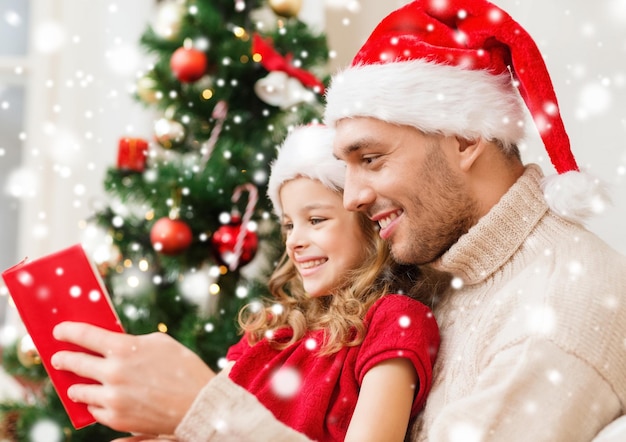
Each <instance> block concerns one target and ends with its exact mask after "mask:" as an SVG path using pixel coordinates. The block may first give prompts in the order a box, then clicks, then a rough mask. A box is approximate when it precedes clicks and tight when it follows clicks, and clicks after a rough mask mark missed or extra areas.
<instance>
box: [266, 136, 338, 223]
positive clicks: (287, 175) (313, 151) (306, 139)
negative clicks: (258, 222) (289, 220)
mask: <svg viewBox="0 0 626 442" xmlns="http://www.w3.org/2000/svg"><path fill="white" fill-rule="evenodd" d="M334 135H335V131H334V130H333V129H331V128H330V127H328V126H325V125H321V124H311V125H307V126H298V127H296V128H295V129H293V130H292V131H291V132H289V134H288V135H287V137H286V138H285V140H284V141H283V144H282V145H281V146H280V147H279V149H278V156H277V157H276V159H275V160H274V162H273V163H272V165H271V171H270V179H269V183H268V185H267V194H268V196H269V197H270V200H271V201H272V205H273V206H274V212H275V213H276V215H278V217H279V218H280V217H282V214H283V208H282V205H281V204H280V188H281V186H282V185H283V184H284V183H285V182H287V181H289V180H293V179H294V178H298V177H306V178H311V179H314V180H318V181H319V182H321V183H322V184H323V185H325V186H326V187H328V188H330V189H332V190H336V191H342V190H343V188H344V184H343V183H344V180H345V176H346V165H345V163H343V162H342V161H340V160H338V159H337V158H335V157H334V156H333V139H334Z"/></svg>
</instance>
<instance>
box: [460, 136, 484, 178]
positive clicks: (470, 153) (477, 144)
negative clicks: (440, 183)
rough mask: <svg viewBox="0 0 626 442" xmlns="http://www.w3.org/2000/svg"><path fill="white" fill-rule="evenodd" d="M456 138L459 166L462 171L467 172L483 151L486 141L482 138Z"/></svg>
mask: <svg viewBox="0 0 626 442" xmlns="http://www.w3.org/2000/svg"><path fill="white" fill-rule="evenodd" d="M456 139H457V141H458V143H459V147H458V149H459V152H458V155H459V168H460V169H461V170H462V171H464V172H467V171H468V170H470V169H471V168H472V166H473V165H474V163H475V162H476V160H477V159H478V158H479V157H480V156H481V155H482V153H483V152H484V151H485V145H486V143H485V142H484V140H483V139H482V138H477V139H475V140H467V139H465V138H460V137H457V138H456Z"/></svg>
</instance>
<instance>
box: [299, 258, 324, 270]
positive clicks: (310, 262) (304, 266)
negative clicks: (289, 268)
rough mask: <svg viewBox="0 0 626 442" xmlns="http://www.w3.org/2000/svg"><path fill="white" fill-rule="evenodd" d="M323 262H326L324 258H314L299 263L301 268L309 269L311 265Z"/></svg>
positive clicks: (315, 265) (314, 265) (318, 264)
mask: <svg viewBox="0 0 626 442" xmlns="http://www.w3.org/2000/svg"><path fill="white" fill-rule="evenodd" d="M324 262H326V260H325V259H316V260H314V261H307V262H303V263H302V264H300V267H302V268H303V269H310V268H312V267H317V266H320V265H322V264H324Z"/></svg>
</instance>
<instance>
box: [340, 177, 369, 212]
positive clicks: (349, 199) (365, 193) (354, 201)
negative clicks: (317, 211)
mask: <svg viewBox="0 0 626 442" xmlns="http://www.w3.org/2000/svg"><path fill="white" fill-rule="evenodd" d="M374 200H375V194H374V191H373V189H372V188H371V186H369V184H368V183H367V181H366V180H365V179H363V178H362V177H361V176H360V175H359V174H357V173H353V172H350V171H346V181H345V187H344V191H343V206H344V207H345V208H346V209H347V210H351V211H365V210H367V208H368V207H369V205H370V204H372V203H373V202H374Z"/></svg>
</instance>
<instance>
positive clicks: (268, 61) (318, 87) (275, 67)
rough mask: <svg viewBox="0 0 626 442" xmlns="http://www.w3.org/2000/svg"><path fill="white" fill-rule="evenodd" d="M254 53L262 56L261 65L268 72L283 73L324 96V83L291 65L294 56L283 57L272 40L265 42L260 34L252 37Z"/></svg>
mask: <svg viewBox="0 0 626 442" xmlns="http://www.w3.org/2000/svg"><path fill="white" fill-rule="evenodd" d="M252 53H253V54H259V55H260V56H261V65H262V66H263V67H264V68H265V69H267V70H268V71H270V72H272V71H282V72H285V73H286V74H287V75H289V76H290V77H293V78H296V79H297V80H299V81H300V83H302V84H303V85H304V86H306V87H309V88H312V89H313V90H315V91H316V92H317V93H319V94H320V95H323V94H324V90H325V87H324V83H322V82H321V81H320V80H318V79H317V77H316V76H315V75H313V74H312V73H310V72H308V71H306V70H304V69H300V68H297V67H295V66H294V65H292V64H291V60H292V59H293V55H292V54H287V56H285V57H283V56H282V55H280V54H279V53H278V52H276V49H274V47H273V46H272V43H271V40H270V39H267V40H264V39H263V38H262V37H261V36H260V35H259V34H257V33H254V35H253V37H252Z"/></svg>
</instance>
